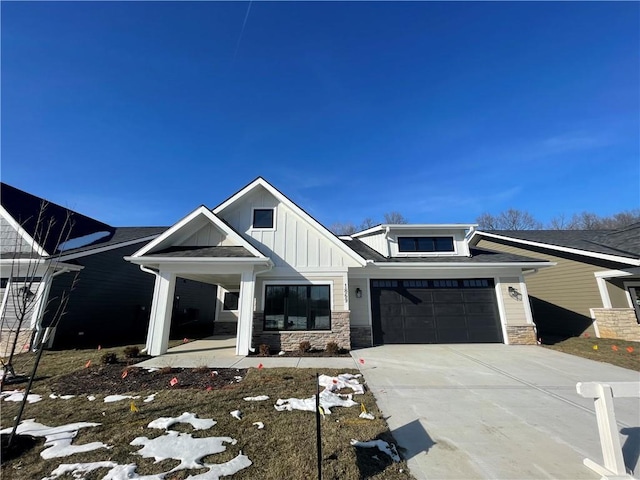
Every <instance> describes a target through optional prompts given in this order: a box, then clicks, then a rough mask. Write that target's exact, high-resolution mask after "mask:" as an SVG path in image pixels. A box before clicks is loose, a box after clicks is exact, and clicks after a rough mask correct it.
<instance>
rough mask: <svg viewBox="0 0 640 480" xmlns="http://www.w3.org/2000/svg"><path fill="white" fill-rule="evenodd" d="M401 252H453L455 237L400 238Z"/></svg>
mask: <svg viewBox="0 0 640 480" xmlns="http://www.w3.org/2000/svg"><path fill="white" fill-rule="evenodd" d="M398 251H400V252H453V251H454V249H453V237H398Z"/></svg>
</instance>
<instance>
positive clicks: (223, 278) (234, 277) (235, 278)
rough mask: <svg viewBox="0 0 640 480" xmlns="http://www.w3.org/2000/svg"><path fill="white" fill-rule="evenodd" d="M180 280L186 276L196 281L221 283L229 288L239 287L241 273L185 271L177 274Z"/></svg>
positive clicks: (212, 283) (213, 283)
mask: <svg viewBox="0 0 640 480" xmlns="http://www.w3.org/2000/svg"><path fill="white" fill-rule="evenodd" d="M177 277H178V280H179V279H181V278H186V279H187V280H194V281H196V282H202V283H209V284H211V285H220V286H221V287H224V288H226V289H227V290H232V289H238V288H239V287H240V274H239V273H238V274H232V273H227V274H202V273H200V274H198V273H184V274H181V273H180V274H178V275H177Z"/></svg>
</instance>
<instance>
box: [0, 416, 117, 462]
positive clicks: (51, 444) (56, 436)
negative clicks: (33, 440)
mask: <svg viewBox="0 0 640 480" xmlns="http://www.w3.org/2000/svg"><path fill="white" fill-rule="evenodd" d="M98 425H100V424H99V423H87V422H78V423H70V424H68V425H61V426H59V427H47V426H46V425H42V424H41V423H36V422H35V421H34V420H33V419H29V420H25V421H23V422H21V423H20V425H18V429H17V430H16V433H18V434H19V435H31V436H32V437H45V442H44V447H45V449H44V450H43V451H42V452H41V453H40V456H41V457H42V458H44V459H45V460H48V459H50V458H57V457H66V456H67V455H73V454H74V453H82V452H90V451H92V450H97V449H99V448H111V447H110V446H109V445H105V444H104V443H102V442H92V443H85V444H84V445H71V442H72V441H73V439H74V438H75V437H76V435H78V430H80V429H81V428H86V427H97V426H98ZM10 431H11V428H5V429H4V430H0V433H9V432H10Z"/></svg>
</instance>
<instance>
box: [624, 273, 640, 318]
mask: <svg viewBox="0 0 640 480" xmlns="http://www.w3.org/2000/svg"><path fill="white" fill-rule="evenodd" d="M624 286H625V288H626V290H627V294H628V295H629V301H630V302H631V307H632V308H633V309H634V310H635V311H636V320H637V321H638V323H640V282H624Z"/></svg>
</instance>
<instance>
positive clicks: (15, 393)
mask: <svg viewBox="0 0 640 480" xmlns="http://www.w3.org/2000/svg"><path fill="white" fill-rule="evenodd" d="M0 398H4V401H5V402H21V401H22V399H23V398H24V391H23V390H8V391H5V392H0ZM40 400H42V396H41V395H36V394H29V395H28V396H27V402H29V403H36V402H39V401H40Z"/></svg>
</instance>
